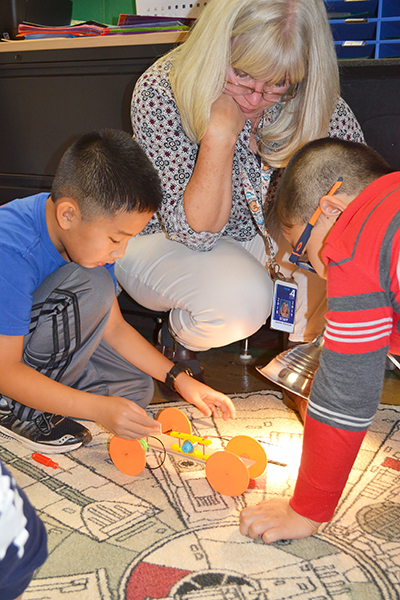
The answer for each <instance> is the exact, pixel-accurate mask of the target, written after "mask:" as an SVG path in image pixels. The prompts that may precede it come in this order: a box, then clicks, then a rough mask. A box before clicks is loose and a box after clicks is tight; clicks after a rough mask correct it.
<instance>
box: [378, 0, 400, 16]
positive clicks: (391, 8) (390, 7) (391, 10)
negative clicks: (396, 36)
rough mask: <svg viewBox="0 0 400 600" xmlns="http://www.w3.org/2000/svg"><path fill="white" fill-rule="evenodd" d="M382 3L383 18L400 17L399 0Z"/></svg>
mask: <svg viewBox="0 0 400 600" xmlns="http://www.w3.org/2000/svg"><path fill="white" fill-rule="evenodd" d="M381 2H382V10H381V16H382V17H399V16H400V2H399V0H381Z"/></svg>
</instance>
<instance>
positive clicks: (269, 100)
mask: <svg viewBox="0 0 400 600" xmlns="http://www.w3.org/2000/svg"><path fill="white" fill-rule="evenodd" d="M290 87H291V86H290V83H289V82H288V81H286V80H285V79H282V81H279V82H278V83H276V84H274V85H271V84H269V83H268V81H265V80H264V81H261V80H259V79H253V78H252V77H251V76H250V75H248V74H247V73H245V72H244V71H240V70H239V69H234V68H233V67H229V68H228V71H227V82H226V84H225V90H224V92H225V94H228V95H229V96H232V97H233V98H234V100H235V102H236V103H237V104H238V105H239V107H240V109H241V111H242V112H243V114H244V115H245V118H246V119H251V120H254V119H256V118H257V117H260V116H261V115H262V114H263V112H264V111H265V110H266V109H267V108H270V106H273V105H274V104H276V103H277V102H279V101H280V99H281V96H282V94H285V92H287V91H288V90H289V88H290Z"/></svg>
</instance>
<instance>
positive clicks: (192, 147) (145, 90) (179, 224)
mask: <svg viewBox="0 0 400 600" xmlns="http://www.w3.org/2000/svg"><path fill="white" fill-rule="evenodd" d="M171 64H172V63H171V61H170V60H169V59H162V60H160V61H158V62H157V63H155V64H154V65H152V66H151V67H150V68H149V69H148V70H147V71H146V72H145V73H144V74H143V75H142V76H141V77H140V79H139V80H138V82H137V84H136V87H135V89H134V92H133V96H132V105H131V119H132V127H133V133H134V137H135V138H136V140H137V142H138V143H139V145H140V146H141V147H142V148H143V149H144V150H145V152H146V154H147V155H148V157H149V158H150V160H151V162H152V163H153V165H154V166H155V168H156V169H157V171H158V173H159V176H160V178H161V183H162V188H163V202H162V206H161V208H160V210H159V211H158V212H157V213H156V214H155V215H154V216H153V217H152V219H151V220H150V222H149V223H148V225H147V226H146V228H145V229H144V231H143V233H142V234H151V233H156V232H160V231H161V230H163V231H165V233H166V234H167V235H168V237H169V238H170V239H171V240H176V241H178V242H180V243H182V244H185V246H187V247H189V248H191V249H192V250H198V251H208V250H211V249H212V248H213V246H214V245H215V243H216V242H217V241H218V239H219V238H220V237H221V236H231V237H233V238H234V239H236V240H238V241H240V242H243V241H247V240H251V239H252V238H253V237H254V236H255V235H256V234H257V233H258V232H259V229H258V227H257V224H256V223H255V221H254V219H253V217H252V211H251V207H250V206H249V204H248V201H247V199H246V195H245V190H244V186H243V178H242V176H241V173H242V172H243V169H244V170H245V172H246V174H247V178H248V180H249V181H250V183H251V186H252V188H253V190H254V192H255V194H256V196H257V198H258V202H259V204H260V205H262V203H263V202H264V203H267V204H268V202H271V201H272V194H271V193H270V194H269V198H262V196H263V195H264V194H266V192H267V190H266V189H265V185H264V186H262V182H261V162H260V158H259V157H258V156H256V155H255V154H254V153H253V152H252V151H251V150H250V147H249V142H250V121H246V123H245V125H244V127H243V129H242V131H241V132H240V134H239V136H238V140H237V143H236V147H235V152H234V157H233V170H232V210H231V214H230V217H229V220H228V222H227V224H226V225H225V227H224V228H223V229H222V230H221V231H219V232H218V233H210V232H195V231H194V230H193V229H192V228H191V227H190V225H189V224H188V222H187V220H186V215H185V210H184V205H183V195H184V192H185V188H186V185H187V183H188V181H189V179H190V177H191V175H192V172H193V169H194V166H195V163H196V157H197V152H198V149H199V146H198V144H196V143H193V142H191V141H190V140H189V138H188V137H187V136H186V134H185V132H184V130H183V127H182V124H181V120H180V115H179V112H178V109H177V106H176V103H175V99H174V96H173V92H172V89H171V86H170V83H169V72H170V69H171ZM279 109H280V107H279V104H277V105H274V106H273V107H271V109H269V111H268V112H267V113H266V115H265V116H264V119H268V120H269V121H270V122H272V121H273V120H274V119H275V118H276V117H277V116H278V115H279ZM328 135H329V136H331V137H338V138H342V139H346V140H351V141H355V142H363V141H364V137H363V134H362V131H361V128H360V125H359V124H358V122H357V120H356V118H355V116H354V114H353V112H352V111H351V109H350V108H349V106H348V105H347V104H346V103H345V101H344V100H343V99H340V100H339V102H338V105H337V107H336V110H335V112H334V114H333V116H332V119H331V124H330V129H329V134H328ZM270 172H271V175H276V173H273V170H272V169H270ZM271 179H272V180H274V179H275V180H276V177H274V176H272V177H271Z"/></svg>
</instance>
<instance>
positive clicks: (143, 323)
mask: <svg viewBox="0 0 400 600" xmlns="http://www.w3.org/2000/svg"><path fill="white" fill-rule="evenodd" d="M124 315H125V318H126V319H127V320H128V321H129V322H130V323H131V324H132V325H133V326H134V327H135V328H136V329H137V330H138V331H140V333H141V334H142V335H143V336H144V337H146V339H148V340H149V341H151V342H152V341H153V333H154V329H155V326H156V322H155V321H154V319H153V318H151V317H147V316H145V317H143V316H138V315H132V314H126V313H124ZM282 350H283V347H282V337H281V335H280V334H279V333H278V332H276V331H273V330H271V329H270V328H269V325H268V324H267V325H264V326H263V327H262V328H261V329H260V330H259V331H258V332H257V333H256V334H254V335H253V336H251V338H250V339H249V353H250V354H251V358H247V359H242V358H241V352H242V346H241V343H239V342H238V343H235V344H231V345H229V346H224V347H223V348H213V349H211V350H208V351H206V352H199V353H198V359H199V361H200V364H201V365H202V366H203V367H204V378H205V382H206V383H207V384H208V385H210V386H211V387H213V388H215V389H216V390H219V391H220V392H224V393H225V394H235V393H241V392H256V391H259V390H266V389H280V388H279V387H278V386H276V385H275V384H273V383H272V382H270V381H269V380H267V379H266V378H265V377H263V376H262V375H260V373H258V371H256V369H255V367H256V366H261V367H263V366H265V365H266V364H267V363H268V362H269V361H270V360H272V358H273V357H274V356H276V355H277V354H279V352H281V351H282ZM381 401H382V402H383V403H385V404H396V405H398V406H400V371H399V370H398V369H394V370H387V371H385V382H384V387H383V393H382V399H381ZM152 402H153V403H157V402H165V399H164V398H163V396H162V394H161V393H160V391H159V389H158V386H157V385H156V386H155V394H154V399H153V401H152Z"/></svg>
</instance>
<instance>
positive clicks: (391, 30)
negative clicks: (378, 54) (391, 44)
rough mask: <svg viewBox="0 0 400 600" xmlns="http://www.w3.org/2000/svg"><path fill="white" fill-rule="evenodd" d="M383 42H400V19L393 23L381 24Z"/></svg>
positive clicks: (385, 22)
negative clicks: (396, 40) (393, 40)
mask: <svg viewBox="0 0 400 600" xmlns="http://www.w3.org/2000/svg"><path fill="white" fill-rule="evenodd" d="M380 39H381V40H391V39H398V40H400V17H399V18H398V19H393V20H391V21H383V20H382V24H381V35H380Z"/></svg>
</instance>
